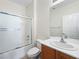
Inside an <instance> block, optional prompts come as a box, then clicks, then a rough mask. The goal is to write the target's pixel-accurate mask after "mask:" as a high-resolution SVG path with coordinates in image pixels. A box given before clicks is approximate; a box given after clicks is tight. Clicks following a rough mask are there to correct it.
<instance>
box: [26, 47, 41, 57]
mask: <svg viewBox="0 0 79 59" xmlns="http://www.w3.org/2000/svg"><path fill="white" fill-rule="evenodd" d="M39 53H40V50H39V49H38V48H36V47H33V48H31V49H30V50H29V51H28V52H27V55H28V56H29V57H35V56H37V55H39Z"/></svg>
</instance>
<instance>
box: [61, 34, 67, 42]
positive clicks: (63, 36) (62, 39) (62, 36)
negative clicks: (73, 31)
mask: <svg viewBox="0 0 79 59" xmlns="http://www.w3.org/2000/svg"><path fill="white" fill-rule="evenodd" d="M64 38H67V35H66V34H65V33H62V35H61V40H60V42H62V43H66V42H65V41H64Z"/></svg>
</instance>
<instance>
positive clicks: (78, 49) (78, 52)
mask: <svg viewBox="0 0 79 59" xmlns="http://www.w3.org/2000/svg"><path fill="white" fill-rule="evenodd" d="M60 39H61V38H60V37H51V38H50V39H46V40H42V39H38V40H37V41H38V42H40V43H41V44H44V45H46V46H48V47H50V48H53V49H56V50H58V51H61V52H63V53H65V54H67V55H70V56H72V57H75V58H76V59H79V40H75V39H65V41H66V42H67V43H68V44H71V45H72V46H74V48H75V49H76V50H74V51H70V50H65V49H61V48H58V47H56V46H53V45H51V44H50V42H53V41H60Z"/></svg>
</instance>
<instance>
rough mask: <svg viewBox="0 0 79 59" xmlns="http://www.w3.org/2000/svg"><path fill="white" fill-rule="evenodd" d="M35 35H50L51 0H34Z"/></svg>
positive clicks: (37, 37)
mask: <svg viewBox="0 0 79 59" xmlns="http://www.w3.org/2000/svg"><path fill="white" fill-rule="evenodd" d="M34 35H35V36H34V37H35V39H46V38H48V37H49V0H34Z"/></svg>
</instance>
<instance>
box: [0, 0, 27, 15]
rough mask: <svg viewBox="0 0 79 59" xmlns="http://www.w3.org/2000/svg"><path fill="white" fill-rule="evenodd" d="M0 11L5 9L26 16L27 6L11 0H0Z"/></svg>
mask: <svg viewBox="0 0 79 59" xmlns="http://www.w3.org/2000/svg"><path fill="white" fill-rule="evenodd" d="M0 11H5V12H8V13H11V14H15V15H19V16H26V8H25V7H24V6H21V5H18V4H16V3H13V2H11V1H10V0H0Z"/></svg>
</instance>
